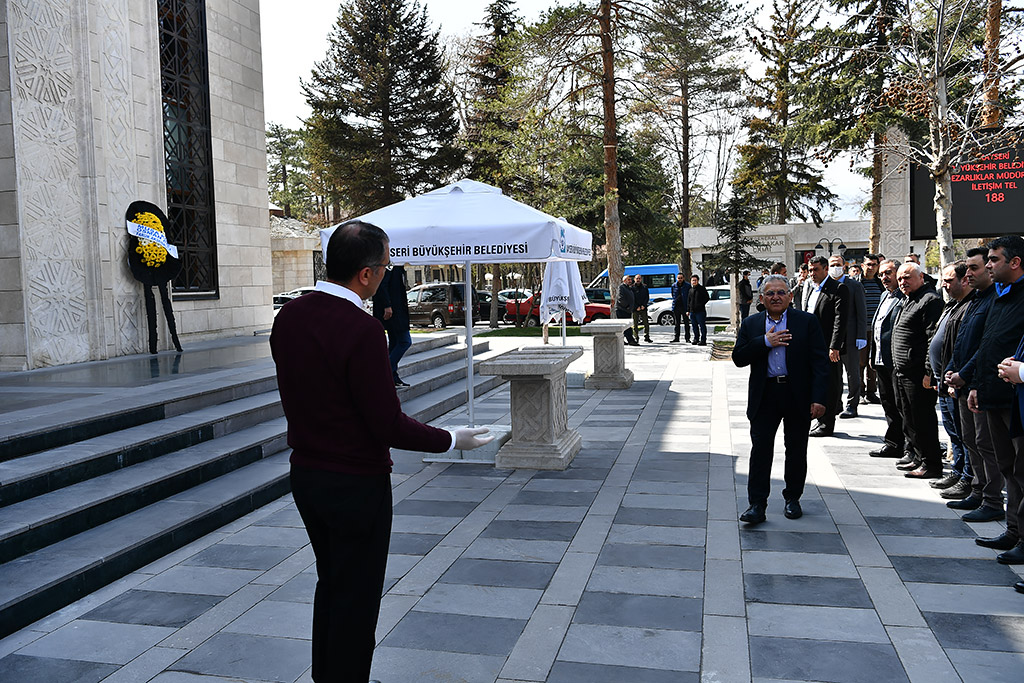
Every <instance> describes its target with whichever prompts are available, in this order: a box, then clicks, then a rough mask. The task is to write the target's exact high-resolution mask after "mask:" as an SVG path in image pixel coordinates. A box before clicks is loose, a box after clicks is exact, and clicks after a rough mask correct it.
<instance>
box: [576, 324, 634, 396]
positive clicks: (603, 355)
mask: <svg viewBox="0 0 1024 683" xmlns="http://www.w3.org/2000/svg"><path fill="white" fill-rule="evenodd" d="M631 324H632V323H631V321H629V320H625V319H621V320H608V319H604V320H595V321H593V322H591V323H588V324H586V325H584V326H583V327H581V328H580V331H581V332H582V333H583V334H589V335H592V336H593V337H594V372H593V374H591V375H590V376H589V377H587V379H586V380H585V381H584V383H583V386H584V387H586V388H587V389H629V388H630V387H631V386H633V371H632V370H629V369H627V368H626V352H625V348H624V346H623V341H622V334H623V332H625V331H626V328H628V327H629V326H630V325H631Z"/></svg>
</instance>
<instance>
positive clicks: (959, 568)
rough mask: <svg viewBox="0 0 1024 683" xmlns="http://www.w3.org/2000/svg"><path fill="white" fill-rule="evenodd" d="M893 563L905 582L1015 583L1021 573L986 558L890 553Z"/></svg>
mask: <svg viewBox="0 0 1024 683" xmlns="http://www.w3.org/2000/svg"><path fill="white" fill-rule="evenodd" d="M889 559H890V560H891V561H892V566H893V567H894V568H895V569H896V571H897V572H898V573H899V575H900V578H901V579H903V581H905V582H910V581H913V582H917V583H955V584H981V585H989V586H1012V585H1013V583H1014V582H1015V581H1018V580H1019V579H1018V577H1017V575H1016V574H1014V573H1013V571H1012V570H1011V569H1010V568H1009V567H1007V566H1006V565H1002V564H998V563H997V562H993V561H992V560H991V559H987V560H969V559H959V558H949V557H904V556H899V555H894V556H890V558H889Z"/></svg>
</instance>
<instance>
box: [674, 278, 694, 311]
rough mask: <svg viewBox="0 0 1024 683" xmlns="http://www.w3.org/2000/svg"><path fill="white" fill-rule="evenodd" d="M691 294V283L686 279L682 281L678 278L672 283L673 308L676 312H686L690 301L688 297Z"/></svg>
mask: <svg viewBox="0 0 1024 683" xmlns="http://www.w3.org/2000/svg"><path fill="white" fill-rule="evenodd" d="M689 296H690V283H689V282H687V281H686V280H683V281H682V282H680V281H679V280H676V281H675V282H673V283H672V310H673V311H674V312H676V313H686V312H687V311H688V310H690V309H689V308H688V306H689V302H688V301H687V299H688V298H689Z"/></svg>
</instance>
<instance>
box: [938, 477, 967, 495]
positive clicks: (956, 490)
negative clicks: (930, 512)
mask: <svg viewBox="0 0 1024 683" xmlns="http://www.w3.org/2000/svg"><path fill="white" fill-rule="evenodd" d="M969 495H971V485H970V484H968V483H967V482H966V481H964V480H963V479H961V480H960V481H958V482H957V483H955V484H953V485H952V486H950V487H949V488H948V489H945V490H944V491H943V492H942V493H940V494H939V496H940V497H941V498H945V499H946V500H959V499H961V498H966V497H967V496H969Z"/></svg>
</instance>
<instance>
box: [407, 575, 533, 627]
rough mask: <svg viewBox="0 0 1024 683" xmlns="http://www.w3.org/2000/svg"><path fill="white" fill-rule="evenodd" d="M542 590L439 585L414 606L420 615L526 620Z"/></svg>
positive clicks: (452, 584) (451, 584)
mask: <svg viewBox="0 0 1024 683" xmlns="http://www.w3.org/2000/svg"><path fill="white" fill-rule="evenodd" d="M543 593H544V591H542V590H540V589H530V588H507V587H499V586H470V585H462V584H454V583H438V584H435V585H434V586H433V588H431V589H430V590H429V591H427V593H426V595H424V596H423V597H422V598H420V600H419V602H417V603H416V609H417V610H419V611H421V612H446V613H449V614H466V615H469V616H477V617H503V618H507V619H529V618H530V616H531V615H532V614H533V610H534V608H535V607H536V606H537V603H538V602H539V601H540V597H541V595H543Z"/></svg>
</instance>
